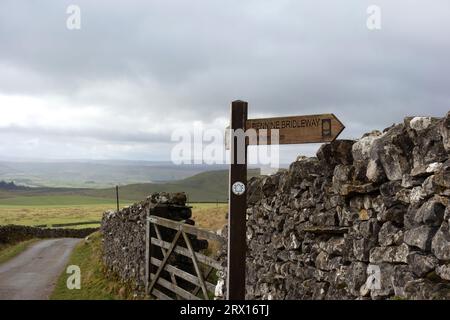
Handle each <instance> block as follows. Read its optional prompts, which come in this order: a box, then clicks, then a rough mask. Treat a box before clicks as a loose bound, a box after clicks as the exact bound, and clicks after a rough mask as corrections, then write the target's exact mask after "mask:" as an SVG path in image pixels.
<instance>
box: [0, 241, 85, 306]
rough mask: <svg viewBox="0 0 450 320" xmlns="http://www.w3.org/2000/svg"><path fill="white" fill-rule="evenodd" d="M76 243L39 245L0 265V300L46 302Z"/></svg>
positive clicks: (41, 242)
mask: <svg viewBox="0 0 450 320" xmlns="http://www.w3.org/2000/svg"><path fill="white" fill-rule="evenodd" d="M79 241H80V239H70V238H64V239H50V240H42V241H39V242H37V243H35V244H33V245H32V246H30V247H29V248H28V249H26V250H25V251H24V252H22V253H20V254H19V255H18V256H16V257H14V258H12V259H11V260H8V261H7V262H5V263H3V264H0V300H46V299H48V298H49V296H50V294H51V293H52V292H53V288H54V287H55V284H56V281H57V280H58V277H59V276H60V275H61V273H62V272H64V268H65V266H66V264H67V262H68V260H69V255H70V253H71V252H72V250H73V248H74V247H75V245H76V244H77V243H78V242H79Z"/></svg>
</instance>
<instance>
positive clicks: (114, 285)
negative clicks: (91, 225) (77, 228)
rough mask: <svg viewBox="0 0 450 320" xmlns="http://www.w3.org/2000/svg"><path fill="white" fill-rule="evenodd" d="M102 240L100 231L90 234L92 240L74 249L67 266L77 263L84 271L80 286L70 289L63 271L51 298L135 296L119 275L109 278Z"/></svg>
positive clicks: (119, 298) (112, 298)
mask: <svg viewBox="0 0 450 320" xmlns="http://www.w3.org/2000/svg"><path fill="white" fill-rule="evenodd" d="M101 257H102V239H101V234H100V232H96V233H94V234H92V235H91V236H89V240H88V241H86V240H83V241H82V242H80V243H79V244H78V245H77V246H76V247H75V249H74V251H73V252H72V255H71V256H70V259H69V263H68V265H77V266H79V267H80V270H81V289H80V290H76V289H74V290H69V289H68V288H67V285H66V283H67V278H68V277H69V276H70V275H68V274H66V272H63V273H62V274H61V276H60V277H59V279H58V282H57V284H56V287H55V290H54V291H53V293H52V295H51V296H50V299H52V300H123V299H133V293H132V290H130V289H129V288H128V286H127V285H125V284H123V283H121V282H120V281H119V280H118V279H117V278H116V279H114V278H113V277H111V276H109V277H106V269H105V267H104V265H103V262H102V258H101Z"/></svg>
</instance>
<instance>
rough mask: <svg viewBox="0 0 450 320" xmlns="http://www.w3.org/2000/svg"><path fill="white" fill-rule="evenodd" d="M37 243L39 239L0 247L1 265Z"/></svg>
mask: <svg viewBox="0 0 450 320" xmlns="http://www.w3.org/2000/svg"><path fill="white" fill-rule="evenodd" d="M36 241H38V239H31V240H26V241H22V242H19V243H15V244H7V245H0V263H4V262H6V261H8V260H9V259H12V258H14V257H15V256H17V255H18V254H20V253H22V252H23V251H25V250H26V249H27V248H28V247H29V246H30V245H31V244H33V243H34V242H36Z"/></svg>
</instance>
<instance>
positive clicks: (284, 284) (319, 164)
mask: <svg viewBox="0 0 450 320" xmlns="http://www.w3.org/2000/svg"><path fill="white" fill-rule="evenodd" d="M449 152H450V113H449V114H447V116H446V117H444V118H429V117H415V118H406V119H405V120H404V122H403V123H401V124H398V125H393V126H391V127H389V128H387V129H385V130H384V131H383V132H378V131H373V132H370V133H368V134H365V135H364V136H363V137H362V138H361V139H359V140H357V141H352V140H338V141H335V142H333V143H330V144H325V145H323V146H322V147H321V148H320V150H319V151H318V152H317V157H313V158H306V157H300V158H299V159H298V160H297V161H296V162H294V163H292V164H291V165H290V168H289V170H286V171H284V172H280V173H278V174H275V175H272V176H266V177H259V178H253V179H251V180H250V181H249V183H248V203H249V206H248V209H247V244H248V255H247V285H246V292H247V293H246V294H247V298H248V299H390V298H407V299H450V284H449V281H450V233H449V223H450V207H449V197H450V160H449Z"/></svg>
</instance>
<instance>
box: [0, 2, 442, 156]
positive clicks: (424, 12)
mask: <svg viewBox="0 0 450 320" xmlns="http://www.w3.org/2000/svg"><path fill="white" fill-rule="evenodd" d="M70 5H76V6H77V7H78V8H79V9H80V16H79V17H80V19H79V21H80V28H79V29H70V28H68V27H67V20H68V19H69V18H73V15H72V13H73V12H72V11H70V12H69V13H67V9H68V7H69V6H70ZM370 5H376V6H377V7H378V8H379V16H377V19H378V18H379V19H378V20H377V21H379V23H380V24H379V26H380V28H377V29H373V28H368V26H367V20H368V19H369V18H371V17H372V18H373V16H372V13H373V12H369V13H368V11H367V10H368V8H369V6H370ZM70 21H73V20H70ZM449 34H450V2H449V1H448V0H433V1H425V0H420V1H418V0H396V1H392V0H372V1H364V0H336V1H325V0H318V1H301V0H295V1H288V0H277V1H266V0H239V1H237V0H227V1H217V0H203V1H200V0H195V1H194V0H191V1H186V0H161V1H154V0H151V1H145V2H144V1H141V0H127V1H125V0H124V1H111V0H96V1H89V0H71V1H62V0H60V1H52V0H40V1H32V0H21V1H17V0H11V1H10V0H2V1H0V112H1V113H0V137H1V143H0V159H19V158H20V159H130V160H150V161H151V160H155V161H156V160H158V161H161V160H170V155H171V150H173V147H174V144H176V142H174V141H171V137H172V134H173V133H174V131H176V130H187V131H190V130H192V129H193V128H194V127H195V126H202V127H203V128H205V129H215V130H224V128H225V127H226V126H227V125H228V122H229V109H230V103H231V101H233V100H236V99H241V100H245V101H248V103H249V117H250V118H256V117H269V116H285V115H286V116H289V115H301V114H318V113H334V114H335V115H336V116H337V117H338V118H339V119H340V120H341V121H342V122H343V123H344V124H345V126H346V129H345V130H344V132H343V133H342V134H341V136H340V137H339V138H349V139H357V138H359V137H361V136H362V135H363V134H364V133H365V132H369V131H372V130H374V129H378V130H382V129H383V128H385V127H388V126H390V125H391V124H393V123H398V122H401V121H402V120H403V118H404V117H405V116H416V115H421V116H439V117H442V116H444V115H445V114H446V113H447V112H448V111H449V110H450V90H449V84H450V59H449V57H450V41H449ZM215 143H216V144H222V141H220V142H217V141H216V142H215ZM318 147H319V146H318V145H316V144H314V145H290V146H281V147H280V151H281V153H280V156H281V159H280V161H281V162H284V163H288V162H291V161H293V160H295V158H296V157H297V156H298V155H314V154H315V152H316V150H317V148H318Z"/></svg>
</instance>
